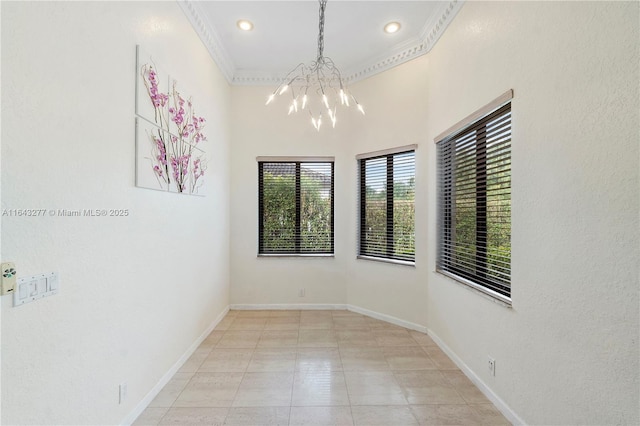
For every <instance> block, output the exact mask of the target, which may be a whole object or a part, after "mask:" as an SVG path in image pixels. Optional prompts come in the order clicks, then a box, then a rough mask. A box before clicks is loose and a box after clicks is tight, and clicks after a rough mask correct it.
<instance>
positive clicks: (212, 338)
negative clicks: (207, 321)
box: [199, 330, 224, 349]
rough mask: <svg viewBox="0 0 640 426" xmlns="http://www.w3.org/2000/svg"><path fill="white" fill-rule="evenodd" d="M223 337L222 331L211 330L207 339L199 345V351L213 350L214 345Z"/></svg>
mask: <svg viewBox="0 0 640 426" xmlns="http://www.w3.org/2000/svg"><path fill="white" fill-rule="evenodd" d="M222 336H224V331H221V330H213V331H212V332H211V333H210V334H209V335H208V336H207V337H206V339H204V340H203V341H202V343H200V346H199V349H213V348H214V347H215V346H216V344H218V342H219V341H220V339H222Z"/></svg>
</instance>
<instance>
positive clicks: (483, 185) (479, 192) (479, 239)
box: [475, 126, 487, 278]
mask: <svg viewBox="0 0 640 426" xmlns="http://www.w3.org/2000/svg"><path fill="white" fill-rule="evenodd" d="M486 154H487V130H486V126H485V127H482V128H480V129H478V130H477V133H476V268H475V269H476V274H477V275H478V276H479V277H480V278H486V276H487V272H486V271H487V161H486Z"/></svg>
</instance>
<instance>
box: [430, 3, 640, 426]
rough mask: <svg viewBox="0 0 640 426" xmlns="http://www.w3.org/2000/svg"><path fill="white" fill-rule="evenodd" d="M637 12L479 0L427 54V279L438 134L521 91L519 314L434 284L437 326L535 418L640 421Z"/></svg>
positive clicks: (515, 263)
mask: <svg viewBox="0 0 640 426" xmlns="http://www.w3.org/2000/svg"><path fill="white" fill-rule="evenodd" d="M638 12H639V10H638V3H637V2H634V3H583V2H567V3H541V2H535V3H504V2H500V3H475V2H470V3H467V4H466V5H465V6H464V7H463V9H462V10H461V12H460V13H459V15H458V16H457V17H456V19H455V20H454V22H453V23H452V25H451V26H450V27H449V28H448V29H447V32H446V33H445V34H444V36H443V37H442V38H441V39H440V41H439V43H438V45H437V46H436V47H435V48H434V49H433V50H432V51H431V53H430V54H429V57H428V60H429V66H428V88H427V99H428V109H427V115H426V117H425V118H426V120H427V125H428V133H427V136H428V137H427V138H425V139H426V141H425V147H426V148H427V150H428V154H427V156H428V157H429V161H428V164H427V169H428V170H429V175H428V176H429V179H428V185H427V188H426V190H427V194H428V198H429V201H428V210H427V211H426V212H423V214H424V215H425V216H426V219H427V220H428V224H429V226H428V229H429V230H431V232H428V233H427V234H426V235H424V234H423V235H422V238H426V240H427V242H428V246H427V253H428V258H427V261H428V262H429V266H428V268H426V269H429V270H434V269H435V251H436V235H435V232H433V230H435V228H436V217H435V216H436V203H435V200H436V199H435V190H436V186H435V146H434V145H433V143H432V142H431V141H432V139H433V138H434V137H435V136H436V135H437V134H439V133H440V132H442V131H444V130H445V129H447V128H448V127H449V126H450V125H452V124H454V123H456V122H457V121H458V120H460V119H462V118H464V117H465V116H466V115H468V114H469V113H471V112H473V111H474V110H475V109H477V108H479V107H481V106H482V105H484V104H486V103H487V102H489V101H491V100H492V99H494V98H495V97H497V96H498V95H500V94H501V93H503V92H504V91H505V90H507V89H510V88H511V89H514V92H515V97H514V100H513V103H512V114H513V147H512V150H513V154H512V160H513V162H512V166H513V181H512V193H513V201H512V253H513V254H512V256H513V257H512V287H513V291H512V298H513V309H508V308H505V307H502V306H500V305H497V304H495V303H492V302H491V301H488V300H486V299H485V298H483V297H480V296H478V295H477V294H476V293H474V292H472V291H469V290H467V289H466V288H465V287H463V286H461V285H458V284H457V283H455V282H454V281H452V280H450V279H447V278H445V277H443V276H440V275H438V274H436V273H428V274H426V275H425V276H424V277H423V279H424V280H425V281H426V282H427V283H428V298H427V301H428V304H427V311H428V327H429V328H430V329H431V330H432V331H433V332H434V333H435V334H436V335H438V336H439V337H440V338H441V339H442V340H443V341H444V342H445V343H446V344H447V345H448V346H449V347H450V348H451V349H452V350H453V351H454V352H455V353H456V354H457V355H458V356H459V357H460V358H461V359H462V360H463V361H464V362H465V363H466V364H467V365H468V366H469V367H470V368H471V369H472V370H473V371H474V372H475V373H476V374H477V375H478V376H479V377H480V378H481V379H482V380H483V381H484V382H485V383H486V384H487V385H488V386H489V387H490V388H491V389H492V390H493V391H495V392H496V393H497V394H498V395H499V396H500V397H501V398H502V399H503V400H504V401H505V402H506V403H507V405H509V406H510V407H511V408H512V409H513V410H514V411H515V412H516V413H517V414H518V415H519V416H520V417H521V419H523V420H524V421H525V422H527V423H530V424H638V423H639V422H640V419H639V417H638V415H639V407H638V401H639V395H638V388H639V383H638V371H639V365H638V359H639V354H638V345H639V342H638V306H639V303H638V302H639V301H638V289H639V282H638V259H639V258H640V253H639V246H640V244H639V242H640V240H639V222H638V219H639V211H638V195H639V194H638V192H639V191H638V179H639V176H638V170H639V162H638V160H639V159H638V156H639V152H638V129H639V120H638V111H639V110H640V108H639V102H638V100H639V98H640V96H639V92H638V81H639V80H640V75H639V71H638V64H639V55H638V40H639V39H640V38H639V36H640V34H639V30H638V27H639V22H638V16H639V14H638ZM423 217H424V216H423ZM487 355H491V356H493V357H494V358H495V359H496V376H495V377H491V376H489V374H488V370H487V366H486V364H487Z"/></svg>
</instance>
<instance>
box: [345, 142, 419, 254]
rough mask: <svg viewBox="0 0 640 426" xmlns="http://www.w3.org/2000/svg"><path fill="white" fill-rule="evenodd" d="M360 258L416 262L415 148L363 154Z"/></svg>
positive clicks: (361, 163) (360, 180)
mask: <svg viewBox="0 0 640 426" xmlns="http://www.w3.org/2000/svg"><path fill="white" fill-rule="evenodd" d="M356 158H357V159H358V165H359V171H360V179H359V184H360V249H359V255H360V257H373V258H384V259H394V260H399V261H407V262H414V259H415V203H414V201H415V186H416V178H415V176H416V173H415V145H412V146H410V147H402V148H398V149H394V150H390V151H383V152H378V153H371V154H362V155H359V156H357V157H356Z"/></svg>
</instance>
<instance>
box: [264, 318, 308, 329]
mask: <svg viewBox="0 0 640 426" xmlns="http://www.w3.org/2000/svg"><path fill="white" fill-rule="evenodd" d="M299 328H300V317H272V318H269V320H268V321H267V324H266V325H265V327H264V329H265V330H296V331H297V330H298V329H299Z"/></svg>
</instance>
